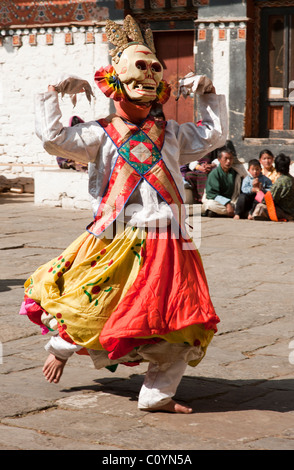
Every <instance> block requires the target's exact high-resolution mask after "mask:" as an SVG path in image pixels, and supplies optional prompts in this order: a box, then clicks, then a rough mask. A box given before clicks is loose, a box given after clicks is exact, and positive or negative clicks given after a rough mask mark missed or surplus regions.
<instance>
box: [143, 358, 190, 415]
mask: <svg viewBox="0 0 294 470" xmlns="http://www.w3.org/2000/svg"><path fill="white" fill-rule="evenodd" d="M186 367H187V364H186V362H185V361H183V360H179V361H177V362H173V363H169V364H152V363H149V367H148V371H147V372H146V376H145V380H144V383H143V385H142V387H141V390H140V394H139V401H138V408H139V409H140V410H144V409H149V410H150V409H156V408H158V407H160V406H162V405H166V404H167V403H168V402H169V401H171V399H172V397H173V396H174V395H175V393H176V391H177V388H178V385H179V383H180V381H181V378H182V377H183V374H184V372H185V369H186Z"/></svg>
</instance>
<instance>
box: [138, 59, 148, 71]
mask: <svg viewBox="0 0 294 470" xmlns="http://www.w3.org/2000/svg"><path fill="white" fill-rule="evenodd" d="M135 65H136V67H137V69H139V70H147V65H146V63H145V62H144V60H137V62H136V64H135Z"/></svg>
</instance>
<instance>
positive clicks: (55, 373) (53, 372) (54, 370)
mask: <svg viewBox="0 0 294 470" xmlns="http://www.w3.org/2000/svg"><path fill="white" fill-rule="evenodd" d="M65 364H66V360H64V359H59V358H58V357H55V356H54V354H49V356H48V357H47V359H46V361H45V364H44V367H43V374H44V376H45V379H46V380H48V382H50V383H51V382H54V383H55V384H57V383H58V382H59V380H60V377H61V376H62V372H63V369H64V366H65Z"/></svg>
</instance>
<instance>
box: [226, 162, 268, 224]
mask: <svg viewBox="0 0 294 470" xmlns="http://www.w3.org/2000/svg"><path fill="white" fill-rule="evenodd" d="M248 173H249V175H247V176H246V177H245V178H244V179H243V182H242V186H241V193H240V195H239V197H238V200H237V203H236V209H235V216H234V219H245V218H247V217H248V219H251V218H252V212H253V210H254V209H255V207H256V205H257V204H258V200H257V194H258V193H260V192H261V194H262V196H263V193H265V192H266V191H268V190H269V189H270V187H271V185H272V182H271V180H270V179H269V178H267V177H266V176H264V175H263V174H262V173H261V165H260V162H259V161H258V160H257V159H253V160H250V161H249V163H248ZM259 202H260V201H259Z"/></svg>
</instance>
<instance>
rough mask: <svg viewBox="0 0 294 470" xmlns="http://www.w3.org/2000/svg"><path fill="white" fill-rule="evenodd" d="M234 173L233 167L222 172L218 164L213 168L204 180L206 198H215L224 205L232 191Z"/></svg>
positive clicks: (230, 196)
mask: <svg viewBox="0 0 294 470" xmlns="http://www.w3.org/2000/svg"><path fill="white" fill-rule="evenodd" d="M236 174H237V173H236V171H235V170H233V168H230V170H229V171H228V173H226V172H224V171H223V170H222V168H221V166H220V165H218V166H217V167H216V168H214V169H213V170H212V171H211V172H210V173H209V175H208V178H207V181H206V186H205V189H206V197H207V199H215V200H216V201H218V202H220V203H221V204H223V205H224V206H225V205H226V204H227V203H228V202H230V200H231V198H232V195H233V192H234V187H235V179H236Z"/></svg>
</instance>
